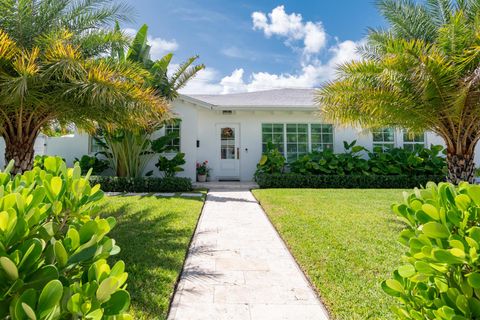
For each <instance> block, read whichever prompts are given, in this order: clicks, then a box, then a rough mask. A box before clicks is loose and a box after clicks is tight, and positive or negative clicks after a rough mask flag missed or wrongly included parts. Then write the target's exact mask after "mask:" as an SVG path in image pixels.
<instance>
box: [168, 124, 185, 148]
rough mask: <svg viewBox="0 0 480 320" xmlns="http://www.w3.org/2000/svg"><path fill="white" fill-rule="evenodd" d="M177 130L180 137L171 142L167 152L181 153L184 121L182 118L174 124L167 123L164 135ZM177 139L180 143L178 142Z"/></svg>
mask: <svg viewBox="0 0 480 320" xmlns="http://www.w3.org/2000/svg"><path fill="white" fill-rule="evenodd" d="M175 131H177V132H178V137H176V138H175V139H173V140H172V141H170V142H169V149H168V152H167V153H179V152H181V151H182V139H181V134H182V122H181V121H180V120H177V121H176V122H175V123H173V124H166V125H165V128H164V135H167V134H169V133H170V132H175ZM177 141H178V143H176V142H177Z"/></svg>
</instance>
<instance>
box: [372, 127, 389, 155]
mask: <svg viewBox="0 0 480 320" xmlns="http://www.w3.org/2000/svg"><path fill="white" fill-rule="evenodd" d="M372 134H373V147H374V148H376V147H380V148H382V149H383V150H385V149H391V148H394V147H395V130H394V129H393V128H380V129H375V130H373V132H372Z"/></svg>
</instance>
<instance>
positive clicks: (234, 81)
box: [220, 69, 248, 94]
mask: <svg viewBox="0 0 480 320" xmlns="http://www.w3.org/2000/svg"><path fill="white" fill-rule="evenodd" d="M244 72H245V71H244V70H243V69H235V70H234V71H233V72H232V74H231V75H229V76H226V77H223V78H222V80H221V81H220V85H221V86H222V93H224V94H225V93H236V92H244V91H247V90H248V88H247V86H246V84H245V83H244V82H243V74H244Z"/></svg>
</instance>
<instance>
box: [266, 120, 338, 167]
mask: <svg viewBox="0 0 480 320" xmlns="http://www.w3.org/2000/svg"><path fill="white" fill-rule="evenodd" d="M264 124H269V125H272V126H273V125H275V124H281V125H282V126H283V152H282V154H283V156H284V157H285V159H288V157H287V153H288V151H287V144H288V140H287V125H289V124H296V125H299V124H306V125H307V152H308V153H310V152H312V124H319V125H331V126H332V143H331V145H332V150H335V125H334V124H333V123H324V122H305V121H303V122H302V121H299V122H262V123H260V132H261V144H262V149H263V129H262V126H263V125H264ZM272 134H273V127H272ZM297 134H298V132H297ZM322 141H323V140H322ZM297 145H298V142H297ZM297 149H298V148H297ZM297 154H298V152H297Z"/></svg>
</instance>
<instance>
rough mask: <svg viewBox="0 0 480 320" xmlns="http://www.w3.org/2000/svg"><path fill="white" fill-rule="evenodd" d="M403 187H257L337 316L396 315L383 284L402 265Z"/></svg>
mask: <svg viewBox="0 0 480 320" xmlns="http://www.w3.org/2000/svg"><path fill="white" fill-rule="evenodd" d="M402 191H403V190H399V189H389V190H378V189H377V190H360V189H356V190H338V189H335V190H332V189H323V190H309V189H282V190H280V189H275V190H254V191H253V193H254V195H255V196H256V197H257V199H258V200H259V202H260V203H261V205H262V207H263V208H264V210H265V211H266V213H267V215H268V217H269V218H270V220H271V221H272V223H273V224H274V226H275V227H276V229H277V230H278V232H279V233H280V235H281V236H282V238H283V239H284V240H285V242H286V244H287V246H288V247H289V248H290V250H291V252H292V254H293V255H294V257H295V259H296V260H297V261H298V263H299V264H300V266H301V267H302V269H303V270H304V271H305V273H306V274H307V276H308V278H309V279H310V280H311V282H312V284H313V285H314V286H315V287H316V289H317V290H318V292H319V294H320V297H321V299H322V301H323V302H324V304H325V305H326V307H327V308H328V310H329V312H330V314H331V316H332V318H333V319H393V314H392V313H391V311H390V310H389V308H390V306H392V305H394V304H395V301H394V299H393V298H390V297H389V296H387V295H386V294H385V293H384V292H383V291H382V289H381V287H380V283H381V282H382V281H383V280H385V279H387V278H389V277H390V275H391V272H392V270H394V269H395V267H397V266H398V265H399V264H400V261H401V256H402V253H403V252H404V248H402V246H401V245H400V244H399V243H398V241H397V239H398V235H399V232H400V231H401V230H402V229H403V228H404V226H405V225H404V224H403V223H402V222H401V221H400V220H399V219H397V217H396V216H395V215H394V214H393V213H391V211H390V206H391V204H392V203H394V202H400V201H401V200H402Z"/></svg>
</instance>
